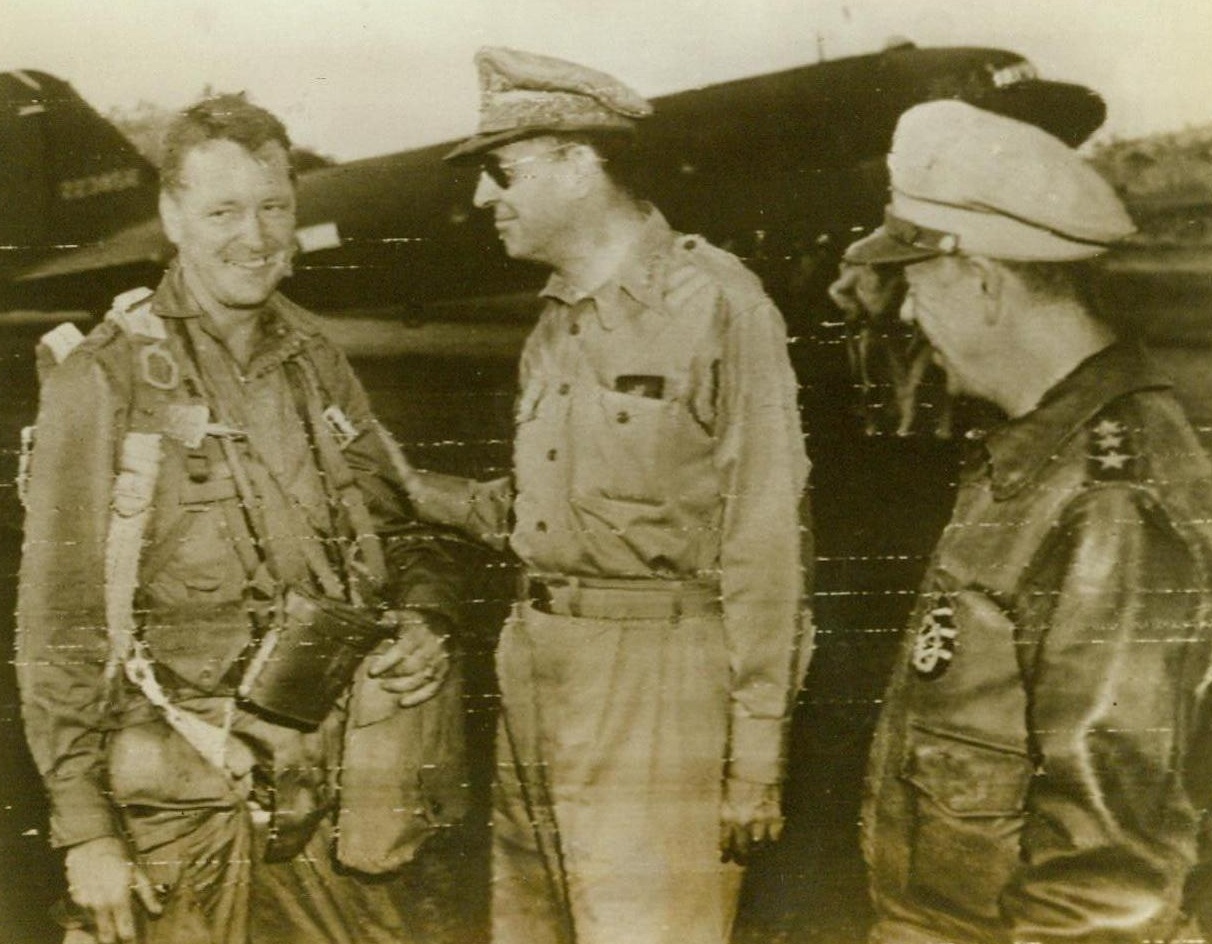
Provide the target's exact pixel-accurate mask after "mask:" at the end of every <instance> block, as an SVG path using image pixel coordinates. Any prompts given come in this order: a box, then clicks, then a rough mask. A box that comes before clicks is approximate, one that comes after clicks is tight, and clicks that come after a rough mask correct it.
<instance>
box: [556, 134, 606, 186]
mask: <svg viewBox="0 0 1212 944" xmlns="http://www.w3.org/2000/svg"><path fill="white" fill-rule="evenodd" d="M565 160H567V161H568V162H569V163H570V164H571V165H572V166H573V169H574V171H575V173H574V174H573V180H574V181H575V183H576V193H577V195H578V196H582V195H584V194H586V193H588V192H589V189H590V186H591V183H592V181H593V180H594V179H595V175H596V174H598V173H601V166H602V159H601V158H600V157H599V156H598V152H597V151H595V150H594V149H593V148H592V147H590V146H589V145H588V144H573V145H572V146H571V147H569V149H568V154H567V156H566V157H565Z"/></svg>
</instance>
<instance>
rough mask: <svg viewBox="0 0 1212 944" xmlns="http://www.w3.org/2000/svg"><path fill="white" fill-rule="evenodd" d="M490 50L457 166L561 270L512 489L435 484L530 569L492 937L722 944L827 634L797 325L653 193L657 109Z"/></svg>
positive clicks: (554, 68) (509, 668) (504, 645)
mask: <svg viewBox="0 0 1212 944" xmlns="http://www.w3.org/2000/svg"><path fill="white" fill-rule="evenodd" d="M476 61H477V64H478V66H479V70H480V80H481V87H482V91H483V100H482V110H481V120H480V132H479V134H477V135H475V136H474V137H472V138H470V139H469V140H468V141H466V142H464V143H463V144H462V145H460V146H459V147H458V148H457V149H456V150H455V151H454V152H453V153H452V154H451V155H450V156H449V157H450V159H451V160H455V161H473V162H478V164H479V168H480V171H481V173H480V176H479V180H478V183H477V186H476V190H475V203H476V205H477V206H478V207H480V208H482V209H484V210H485V211H487V212H490V213H492V215H493V219H494V220H495V223H496V228H497V232H498V233H499V235H500V238H501V244H502V245H503V247H504V249H505V251H506V252H507V253H508V254H509V255H510V256H512V257H513V258H515V259H525V260H529V261H532V262H537V263H541V264H543V265H545V266H547V267H549V268H550V269H551V270H552V273H551V276H550V278H549V279H548V282H547V285H546V287H545V288H544V289H543V291H542V297H543V301H544V310H543V313H542V315H541V317H540V319H539V323H538V325H537V326H536V327H535V329H534V331H533V333H532V334H531V336H530V338H529V340H528V342H527V344H526V347H525V350H524V351H523V354H522V361H521V368H520V378H519V379H520V395H519V398H518V406H517V433H516V439H515V444H514V476H513V478H512V480H511V481H505V480H503V481H500V482H496V483H483V484H481V483H469V482H461V481H452V480H449V479H445V478H443V477H436V476H430V475H427V474H424V473H421V474H418V475H417V476H416V477H415V481H414V482H413V483H412V485H411V486H410V488H411V489H413V495H414V498H415V499H417V501H418V507H419V509H420V510H421V511H422V513H425V512H427V511H428V512H429V513H431V514H433V515H435V517H437V518H438V519H439V520H443V521H446V522H448V523H452V524H458V525H460V526H462V527H464V528H466V529H467V530H470V531H472V532H473V533H476V534H479V535H480V536H482V537H484V538H486V539H487V540H490V541H496V542H498V543H500V542H501V541H502V539H504V538H505V537H506V536H507V537H508V541H509V543H510V545H511V546H512V548H513V550H514V551H515V552H516V553H517V554H518V556H519V557H520V558H521V559H522V562H523V564H524V567H525V580H524V587H523V589H522V599H521V601H520V602H519V603H518V604H517V605H516V607H515V609H514V612H513V615H512V618H511V619H510V621H509V623H508V625H507V626H506V627H505V630H504V633H503V635H502V637H501V641H500V646H499V649H498V663H497V664H498V670H499V672H498V674H499V678H500V684H501V692H502V708H503V720H502V725H501V738H500V741H499V753H498V771H499V776H498V784H497V794H496V810H495V814H494V819H493V826H494V875H493V940H494V941H496V942H499V944H553V942H557V941H559V942H568V944H571V942H573V941H575V942H576V944H598V942H600V944H618V942H623V941H626V942H630V944H658V942H665V944H674V942H677V944H723V942H725V941H727V940H728V937H729V931H730V928H731V924H732V919H733V915H734V913H735V910H736V904H737V894H738V890H739V886H740V878H741V870H740V868H739V867H738V865H737V863H739V862H741V861H743V860H744V859H745V858H746V856H747V855H748V854H749V851H750V848H751V846H754V845H758V844H762V843H764V842H766V841H768V840H771V839H774V838H777V836H778V834H779V832H780V830H781V828H782V813H781V810H780V802H779V801H780V785H781V783H782V780H783V776H784V757H785V753H784V748H785V745H784V740H785V734H786V728H787V724H788V719H789V715H790V712H791V708H792V703H793V701H794V695H795V692H796V689H797V686H798V682H799V679H800V675H801V672H802V668H803V658H804V656H805V655H806V653H807V648H808V647H807V645H806V644H805V643H804V642H803V641H802V639H801V635H802V632H803V629H804V627H803V624H802V622H801V607H802V603H803V596H804V578H803V573H802V565H803V562H804V561H806V560H809V559H810V558H809V557H808V556H807V554H806V553H805V549H804V548H803V547H802V546H801V545H802V542H804V543H806V541H805V539H806V538H807V537H808V530H807V529H808V522H807V519H806V517H804V518H801V516H800V513H799V505H800V501H801V498H802V496H803V493H804V487H805V478H806V476H807V472H808V463H807V459H806V457H805V455H804V446H803V439H802V435H801V432H800V424H799V417H798V415H797V411H796V387H795V378H794V376H793V375H792V372H791V367H790V363H789V360H788V357H787V348H786V344H787V339H786V336H785V332H784V326H783V320H782V318H781V316H780V315H779V313H778V311H777V310H776V309H775V308H774V306H773V305H772V304H771V302H770V300H769V299H768V298H767V297H766V296H765V294H764V293H763V292H762V288H761V285H760V283H759V282H758V280H757V278H756V277H755V276H754V275H753V274H752V273H750V272H749V271H748V270H746V269H745V268H744V266H742V265H741V263H740V262H739V261H738V260H737V259H736V258H735V257H733V256H731V255H729V254H727V253H725V252H722V251H721V250H719V249H716V248H714V247H712V246H711V245H709V244H708V243H707V242H705V241H704V240H703V239H701V238H700V237H696V236H683V235H680V234H678V233H676V232H674V231H673V230H672V229H671V228H670V226H669V224H668V223H666V221H665V220H664V218H663V217H662V216H661V214H660V212H659V211H658V210H657V209H656V208H654V207H653V206H651V205H650V204H648V203H645V202H643V201H642V200H640V199H638V198H637V197H636V196H635V195H634V194H633V193H632V192H631V191H630V190H629V189H628V188H627V186H626V184H625V182H624V180H623V178H622V175H621V174H620V171H621V169H622V167H621V165H622V157H623V155H624V153H625V148H626V146H627V144H628V143H629V141H630V139H631V137H632V135H633V134H634V132H635V130H636V125H637V123H638V122H639V121H640V120H641V119H643V118H644V117H645V116H646V115H648V113H649V112H650V111H651V108H650V106H649V104H648V103H647V102H646V101H644V99H642V98H640V96H638V95H637V94H636V93H635V92H633V91H632V90H630V89H628V88H627V87H625V86H624V85H622V84H621V83H620V82H618V81H617V80H616V79H614V78H612V77H611V76H608V75H605V74H603V73H600V72H596V71H594V70H592V69H587V68H584V67H582V66H579V65H576V64H574V63H570V62H565V61H563V60H559V59H553V58H550V57H546V56H538V55H534V54H531V53H524V52H517V51H514V50H509V49H486V50H482V51H481V52H480V53H479V55H478V56H477V60H476ZM515 485H516V488H515V487H514V486H515ZM802 553H803V554H804V556H803V557H802V556H801V555H802ZM721 859H723V861H721Z"/></svg>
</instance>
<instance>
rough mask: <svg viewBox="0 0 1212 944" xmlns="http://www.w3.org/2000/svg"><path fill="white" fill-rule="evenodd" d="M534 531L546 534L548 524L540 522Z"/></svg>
mask: <svg viewBox="0 0 1212 944" xmlns="http://www.w3.org/2000/svg"><path fill="white" fill-rule="evenodd" d="M534 529H535V530H536V531H542V532H546V531H547V522H546V521H540V522H538V523H537V524H536V525H535V526H534Z"/></svg>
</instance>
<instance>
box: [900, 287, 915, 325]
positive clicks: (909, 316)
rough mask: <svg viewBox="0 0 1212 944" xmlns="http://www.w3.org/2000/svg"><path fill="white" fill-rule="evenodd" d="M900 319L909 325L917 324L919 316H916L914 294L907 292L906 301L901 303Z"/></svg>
mask: <svg viewBox="0 0 1212 944" xmlns="http://www.w3.org/2000/svg"><path fill="white" fill-rule="evenodd" d="M899 315H900V319H901V321H902V322H904V323H905V324H907V325H913V324H917V316H916V315H915V314H914V304H913V293H912V292H906V293H905V300H904V301H903V302H901V310H900V312H899Z"/></svg>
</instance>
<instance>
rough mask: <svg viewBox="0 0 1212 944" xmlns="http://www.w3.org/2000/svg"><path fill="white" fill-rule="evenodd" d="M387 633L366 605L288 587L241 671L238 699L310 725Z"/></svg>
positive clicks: (325, 713) (326, 710) (323, 713)
mask: <svg viewBox="0 0 1212 944" xmlns="http://www.w3.org/2000/svg"><path fill="white" fill-rule="evenodd" d="M391 633H392V630H391V629H390V628H388V627H385V626H383V625H382V624H381V623H380V622H379V621H378V619H377V618H376V614H375V613H374V612H373V611H371V610H366V609H363V608H359V607H355V606H351V605H349V604H348V603H342V602H340V601H338V600H330V599H327V598H325V597H318V596H315V595H313V594H309V593H305V592H303V591H300V590H298V589H295V588H290V589H288V590H287V591H286V593H285V594H284V595H283V598H282V601H281V603H280V605H279V606H278V608H277V612H276V613H275V615H274V619H273V623H272V625H271V626H270V628H269V630H267V631H266V633H265V635H264V636H263V637H262V638H261V642H260V644H259V645H258V646H257V651H256V652H255V653H254V655H253V657H252V659H251V661H250V662H249V664H248V668H247V669H246V670H245V672H244V678H243V679H242V680H241V682H240V687H239V695H240V698H241V699H242V700H243V701H244V702H246V703H247V704H249V705H251V706H252V707H254V708H257V709H259V710H261V711H263V712H265V713H267V714H269V715H271V716H272V717H274V718H278V719H282V720H284V721H286V722H289V723H292V724H295V725H299V726H301V727H304V728H314V727H316V726H317V725H318V724H319V723H320V722H321V721H323V720H324V719H325V718H326V717H327V716H328V713H329V711H331V710H332V707H333V705H334V704H335V703H336V701H337V699H338V698H339V697H340V696H341V694H342V693H343V692H344V691H345V690H346V688H347V687H348V686H349V683H350V681H351V680H352V679H353V677H354V673H355V672H356V671H357V668H358V666H359V665H360V664H361V663H362V660H363V659H365V658H366V656H367V655H368V654H369V653H370V652H371V651H372V650H373V649H374V648H375V646H376V645H378V643H379V642H380V641H382V640H383V639H385V638H387V637H388V636H390V635H391Z"/></svg>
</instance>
